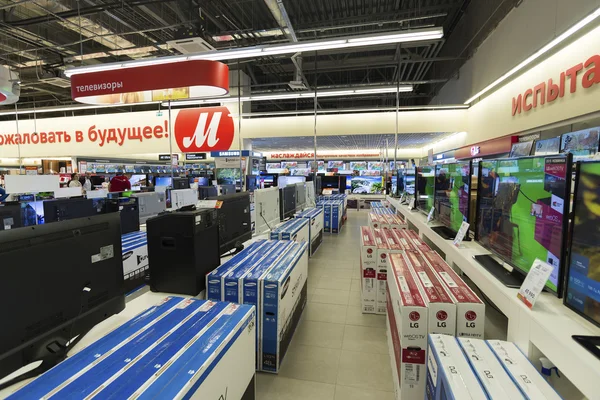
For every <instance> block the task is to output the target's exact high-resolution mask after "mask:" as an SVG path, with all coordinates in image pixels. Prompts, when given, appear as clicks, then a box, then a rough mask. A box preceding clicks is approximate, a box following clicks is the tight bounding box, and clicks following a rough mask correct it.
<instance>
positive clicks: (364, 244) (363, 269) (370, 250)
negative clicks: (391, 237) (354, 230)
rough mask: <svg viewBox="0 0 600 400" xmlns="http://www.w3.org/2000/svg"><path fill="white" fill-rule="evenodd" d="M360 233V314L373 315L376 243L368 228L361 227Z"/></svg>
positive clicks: (375, 293)
mask: <svg viewBox="0 0 600 400" xmlns="http://www.w3.org/2000/svg"><path fill="white" fill-rule="evenodd" d="M360 233H361V234H360V287H361V292H362V312H363V313H369V314H374V313H375V309H376V307H377V243H376V241H375V235H374V234H373V230H372V229H371V228H370V227H368V226H361V227H360Z"/></svg>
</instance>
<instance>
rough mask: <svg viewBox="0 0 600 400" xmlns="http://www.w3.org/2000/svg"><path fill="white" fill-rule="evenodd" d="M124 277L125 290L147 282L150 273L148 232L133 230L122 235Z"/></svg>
mask: <svg viewBox="0 0 600 400" xmlns="http://www.w3.org/2000/svg"><path fill="white" fill-rule="evenodd" d="M121 247H122V253H123V279H124V281H125V282H124V284H125V290H126V291H128V292H129V291H130V290H134V289H136V288H138V287H139V286H142V285H145V284H146V275H148V237H147V235H146V232H131V233H127V234H125V235H123V236H121Z"/></svg>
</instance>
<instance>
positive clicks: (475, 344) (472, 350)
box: [458, 338, 526, 400]
mask: <svg viewBox="0 0 600 400" xmlns="http://www.w3.org/2000/svg"><path fill="white" fill-rule="evenodd" d="M458 344H459V345H460V347H461V349H462V351H463V353H465V356H466V358H467V360H468V361H469V364H471V368H472V369H473V371H474V372H475V375H477V378H479V381H480V382H481V385H482V386H483V388H484V389H485V391H486V392H487V394H488V396H489V398H490V399H493V400H504V399H510V400H513V399H514V400H526V397H525V396H523V394H522V393H521V391H520V390H519V389H518V388H517V386H516V385H515V383H514V382H513V381H512V379H511V378H510V377H509V376H508V374H507V373H506V371H505V370H504V368H503V367H502V364H500V362H499V361H498V359H497V358H496V356H495V355H494V353H493V352H492V350H491V349H490V348H489V347H488V345H487V343H486V342H485V341H484V340H481V339H471V338H458Z"/></svg>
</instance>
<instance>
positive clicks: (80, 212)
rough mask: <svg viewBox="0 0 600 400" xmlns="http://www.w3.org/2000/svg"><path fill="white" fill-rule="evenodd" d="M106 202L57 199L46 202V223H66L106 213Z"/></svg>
mask: <svg viewBox="0 0 600 400" xmlns="http://www.w3.org/2000/svg"><path fill="white" fill-rule="evenodd" d="M104 211H105V210H104V202H95V201H94V199H81V198H75V199H56V200H46V201H44V221H45V223H46V224H48V223H50V222H59V221H66V220H69V219H75V218H85V217H93V216H94V215H98V214H102V213H104Z"/></svg>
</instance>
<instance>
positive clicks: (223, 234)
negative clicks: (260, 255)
mask: <svg viewBox="0 0 600 400" xmlns="http://www.w3.org/2000/svg"><path fill="white" fill-rule="evenodd" d="M209 200H220V201H222V202H223V203H222V204H221V208H220V209H219V210H218V212H217V214H218V218H219V249H220V252H221V254H225V253H227V252H228V251H229V250H231V249H241V248H243V247H242V244H243V243H244V242H245V241H247V240H250V239H252V222H251V219H250V193H248V192H242V193H234V194H228V195H223V196H217V197H211V198H209Z"/></svg>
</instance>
